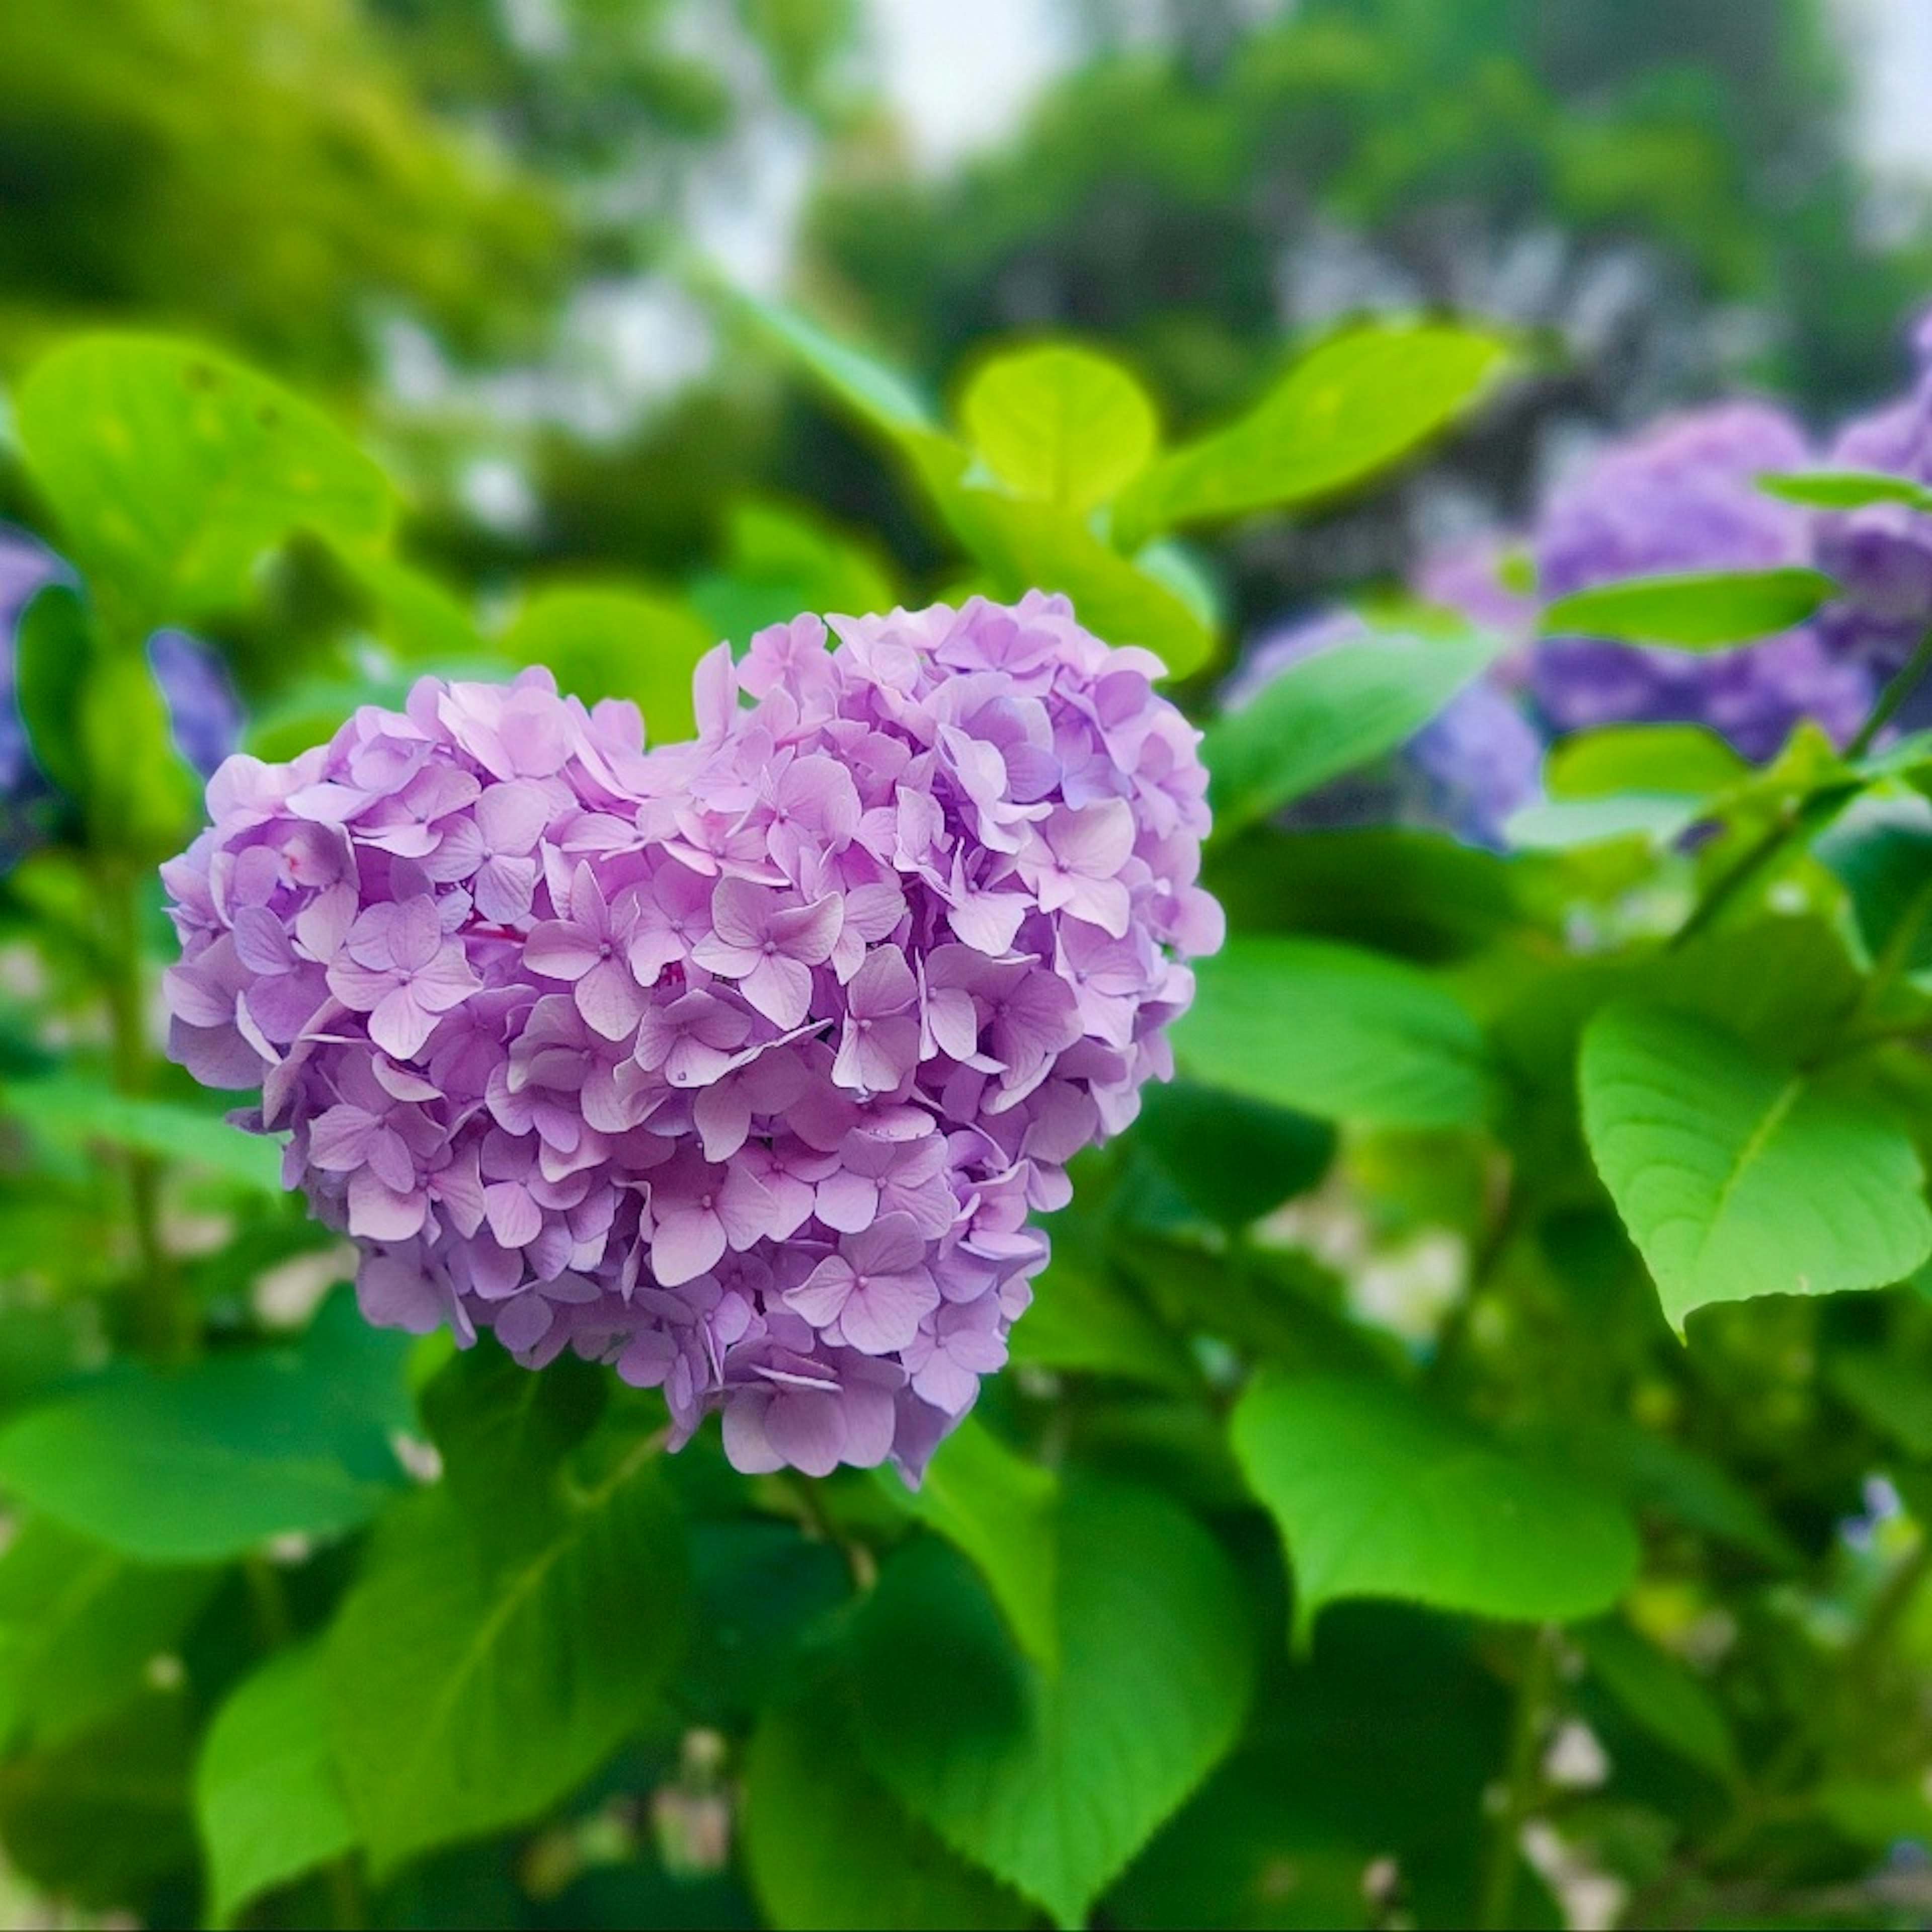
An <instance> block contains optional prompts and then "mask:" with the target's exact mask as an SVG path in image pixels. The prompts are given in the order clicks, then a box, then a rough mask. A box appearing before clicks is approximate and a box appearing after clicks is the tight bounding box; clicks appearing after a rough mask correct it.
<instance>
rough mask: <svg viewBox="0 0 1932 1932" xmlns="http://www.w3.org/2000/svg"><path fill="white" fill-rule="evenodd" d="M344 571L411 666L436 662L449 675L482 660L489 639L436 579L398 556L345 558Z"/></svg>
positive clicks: (359, 553) (347, 553) (346, 554)
mask: <svg viewBox="0 0 1932 1932" xmlns="http://www.w3.org/2000/svg"><path fill="white" fill-rule="evenodd" d="M341 561H342V563H343V565H344V568H346V569H347V571H349V573H350V575H351V576H352V577H354V578H355V579H356V581H357V582H358V583H359V584H361V586H362V588H363V589H364V590H365V592H367V593H368V596H369V598H370V599H371V601H372V603H373V604H374V628H375V629H376V630H377V632H378V633H379V634H380V635H381V636H382V637H384V638H385V639H386V640H387V641H388V642H389V643H391V644H392V645H393V646H395V649H396V652H397V653H398V655H400V656H401V658H403V659H404V661H413V662H416V663H422V662H423V661H426V660H433V661H434V662H435V663H436V664H437V667H438V668H439V669H440V670H443V671H444V672H445V674H446V675H447V674H448V673H449V672H450V671H453V670H455V668H456V667H458V666H459V665H460V664H464V663H466V662H468V661H473V660H474V659H475V658H478V657H480V656H481V655H482V653H483V639H482V637H481V633H480V632H479V631H478V629H477V628H476V619H475V616H473V615H472V613H471V611H470V609H469V606H468V604H466V603H464V602H463V600H462V599H461V598H460V597H457V596H455V595H452V593H451V592H449V590H447V589H445V588H444V587H443V585H441V584H440V583H437V580H435V578H434V577H428V576H425V574H423V572H422V571H419V570H413V569H412V568H410V566H409V565H407V564H406V563H401V562H398V561H397V559H395V558H394V557H392V556H380V555H373V554H371V553H368V552H366V551H363V550H344V551H342V552H341Z"/></svg>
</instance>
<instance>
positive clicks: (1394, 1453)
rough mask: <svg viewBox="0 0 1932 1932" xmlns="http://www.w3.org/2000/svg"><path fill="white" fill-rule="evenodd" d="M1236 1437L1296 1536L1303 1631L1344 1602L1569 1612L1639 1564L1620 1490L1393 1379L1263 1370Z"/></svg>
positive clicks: (1623, 1585) (1530, 1614)
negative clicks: (1501, 1440)
mask: <svg viewBox="0 0 1932 1932" xmlns="http://www.w3.org/2000/svg"><path fill="white" fill-rule="evenodd" d="M1231 1433H1232V1439H1233V1442H1234V1445H1235V1454H1236V1456H1237V1457H1238V1458H1239V1459H1240V1460H1241V1467H1242V1469H1244V1472H1246V1473H1247V1478H1248V1481H1249V1482H1250V1484H1251V1485H1252V1486H1253V1489H1254V1492H1255V1493H1256V1496H1259V1497H1260V1499H1261V1500H1262V1502H1263V1503H1264V1504H1265V1505H1266V1506H1267V1508H1268V1512H1269V1514H1271V1515H1272V1516H1273V1517H1274V1520H1275V1521H1276V1523H1277V1524H1278V1525H1279V1526H1280V1529H1281V1534H1282V1539H1283V1541H1284V1542H1285V1543H1286V1544H1287V1546H1288V1554H1289V1562H1290V1564H1291V1565H1292V1568H1293V1570H1294V1573H1295V1623H1296V1626H1297V1628H1298V1630H1300V1631H1301V1632H1303V1633H1304V1634H1306V1633H1307V1631H1309V1630H1310V1629H1311V1628H1313V1624H1314V1621H1315V1618H1316V1613H1318V1612H1319V1610H1321V1609H1322V1607H1323V1605H1325V1604H1331V1603H1334V1602H1335V1601H1337V1600H1338V1599H1340V1598H1346V1597H1394V1598H1404V1599H1406V1600H1408V1601H1412V1602H1415V1603H1418V1604H1429V1605H1430V1606H1432V1607H1434V1608H1436V1609H1437V1610H1460V1611H1464V1612H1468V1613H1472V1614H1473V1615H1475V1616H1486V1617H1499V1618H1505V1619H1523V1620H1525V1621H1529V1620H1535V1621H1537V1622H1561V1621H1567V1620H1568V1619H1571V1618H1574V1617H1583V1616H1594V1615H1595V1613H1597V1612H1598V1611H1600V1610H1606V1609H1607V1608H1608V1607H1610V1605H1611V1604H1613V1603H1615V1602H1616V1600H1617V1598H1619V1596H1621V1595H1622V1593H1623V1592H1624V1591H1625V1589H1627V1588H1628V1586H1629V1585H1630V1583H1631V1580H1632V1579H1633V1578H1634V1577H1635V1575H1636V1574H1637V1556H1638V1550H1637V1536H1636V1533H1635V1532H1634V1531H1633V1530H1632V1529H1631V1526H1630V1523H1629V1522H1628V1520H1627V1519H1626V1518H1625V1515H1624V1514H1623V1512H1622V1510H1621V1509H1619V1508H1618V1507H1617V1505H1616V1503H1615V1502H1613V1501H1612V1500H1611V1499H1610V1498H1609V1497H1608V1496H1606V1495H1604V1493H1601V1491H1599V1490H1596V1489H1595V1488H1593V1487H1591V1486H1590V1485H1589V1484H1587V1483H1586V1482H1584V1481H1581V1480H1580V1479H1579V1478H1577V1477H1576V1476H1574V1475H1570V1474H1568V1473H1567V1472H1563V1471H1561V1470H1559V1469H1553V1468H1547V1467H1544V1466H1541V1465H1540V1464H1538V1463H1533V1462H1530V1461H1528V1460H1524V1459H1523V1458H1521V1457H1517V1456H1515V1455H1513V1454H1510V1453H1509V1452H1508V1451H1505V1449H1503V1448H1501V1447H1499V1445H1496V1443H1494V1442H1490V1440H1489V1439H1487V1438H1486V1437H1484V1436H1480V1435H1478V1434H1477V1433H1475V1431H1474V1430H1471V1429H1470V1428H1469V1427H1467V1426H1466V1424H1463V1423H1462V1422H1461V1421H1459V1420H1457V1418H1453V1417H1451V1416H1449V1415H1445V1414H1442V1413H1440V1412H1437V1411H1436V1410H1435V1409H1431V1408H1430V1407H1427V1406H1425V1405H1424V1403H1422V1402H1421V1400H1419V1399H1418V1397H1415V1396H1413V1395H1412V1394H1408V1393H1406V1391H1403V1390H1402V1389H1400V1388H1397V1387H1395V1386H1394V1385H1391V1384H1389V1383H1386V1382H1374V1381H1370V1380H1369V1379H1367V1378H1366V1377H1360V1376H1326V1375H1324V1376H1301V1375H1290V1374H1280V1373H1264V1374H1263V1375H1262V1376H1261V1377H1260V1378H1259V1379H1258V1380H1257V1381H1256V1382H1255V1383H1254V1384H1253V1385H1252V1386H1251V1387H1250V1388H1249V1389H1248V1391H1247V1393H1246V1394H1244V1395H1243V1397H1241V1401H1240V1402H1239V1403H1238V1404H1237V1406H1236V1407H1235V1414H1234V1418H1233V1421H1232V1424H1231Z"/></svg>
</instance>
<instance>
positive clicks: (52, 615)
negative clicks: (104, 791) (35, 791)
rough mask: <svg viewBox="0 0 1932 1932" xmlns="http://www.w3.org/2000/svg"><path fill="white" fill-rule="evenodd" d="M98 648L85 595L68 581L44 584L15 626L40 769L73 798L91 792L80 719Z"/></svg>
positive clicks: (20, 679)
mask: <svg viewBox="0 0 1932 1932" xmlns="http://www.w3.org/2000/svg"><path fill="white" fill-rule="evenodd" d="M94 652H95V640H94V626H93V622H92V619H91V618H90V616H89V613H88V608H87V605H86V603H85V601H83V599H82V598H81V596H80V593H79V592H77V591H76V590H74V589H71V587H70V586H68V585H67V584H65V583H49V584H45V585H43V586H42V587H41V588H40V589H39V590H38V591H37V592H35V594H34V596H33V598H31V601H29V602H28V605H27V607H26V609H25V610H23V612H22V613H20V618H19V619H18V621H17V622H16V624H15V625H14V628H13V667H14V668H13V676H14V692H15V699H14V701H15V703H17V704H18V706H20V718H21V721H22V722H23V724H25V725H26V727H27V736H28V740H29V741H30V742H31V744H32V745H33V748H34V757H35V759H36V760H37V761H38V762H39V764H40V769H42V770H43V772H46V775H47V776H48V777H49V778H52V780H53V781H54V783H55V784H57V785H58V786H59V787H60V788H61V789H62V790H63V791H65V793H67V794H68V796H69V797H70V798H76V799H82V798H85V797H86V796H87V759H86V748H85V747H84V746H83V744H82V742H81V735H80V719H81V704H82V693H83V691H84V690H85V689H86V683H87V673H88V667H89V663H90V661H92V658H93V655H94Z"/></svg>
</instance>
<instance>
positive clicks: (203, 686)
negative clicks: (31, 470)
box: [0, 524, 242, 842]
mask: <svg viewBox="0 0 1932 1932" xmlns="http://www.w3.org/2000/svg"><path fill="white" fill-rule="evenodd" d="M69 574H70V573H69V571H68V568H67V566H66V565H65V564H64V563H63V562H62V561H61V559H59V558H58V556H55V554H54V553H53V552H52V550H49V549H48V548H46V546H45V545H44V544H40V543H37V542H36V541H34V539H33V538H31V537H30V536H28V535H26V533H25V532H23V531H20V530H16V529H10V528H9V527H7V526H6V525H5V524H0V799H4V800H5V805H6V806H7V808H10V811H9V816H10V817H12V816H17V812H18V810H19V808H23V807H24V806H26V805H28V804H30V803H31V802H33V801H34V800H36V799H41V798H43V797H44V796H45V795H46V782H45V780H44V779H43V777H42V775H41V774H40V768H39V767H38V766H37V765H36V764H35V763H34V754H33V748H32V746H31V745H30V744H29V742H28V738H27V727H26V723H25V721H23V718H21V715H20V705H19V703H18V700H17V695H16V690H15V678H14V666H13V652H14V640H15V637H16V635H17V631H18V628H19V625H20V618H21V616H22V614H23V613H24V612H25V610H26V607H27V606H28V604H29V603H30V602H31V601H32V600H33V598H34V594H35V593H36V592H37V591H39V590H40V589H42V588H43V586H45V585H46V584H49V583H53V582H55V581H56V580H58V579H61V578H64V577H68V576H69ZM148 663H149V664H151V666H152V667H153V670H154V677H155V680H156V682H157V683H158V684H159V685H160V690H161V695H162V697H163V698H164V699H165V700H166V703H167V708H168V721H169V725H170V727H171V728H172V731H173V734H174V739H175V748H177V749H178V751H180V753H181V756H182V757H184V758H185V759H187V761H188V763H190V764H191V765H193V766H194V768H195V769H196V771H198V772H200V774H201V775H202V777H203V778H207V777H208V776H210V775H212V773H213V772H214V769H215V767H216V766H217V765H219V764H220V763H221V761H222V760H223V759H224V758H226V757H227V756H228V755H229V753H231V752H232V751H233V750H234V749H235V748H236V745H238V744H239V742H241V737H242V706H241V702H240V700H239V699H238V698H237V697H236V694H235V687H234V685H233V684H232V683H231V682H229V677H228V673H227V670H226V667H224V666H223V664H222V661H221V660H220V658H219V657H218V656H217V655H216V654H215V653H214V652H212V651H211V650H210V649H208V646H206V645H205V644H203V643H199V642H197V641H196V640H195V639H194V638H193V637H189V636H187V634H185V633H184V632H183V631H157V632H156V633H155V634H154V636H153V637H151V638H150V639H149V640H148ZM9 842H12V841H9Z"/></svg>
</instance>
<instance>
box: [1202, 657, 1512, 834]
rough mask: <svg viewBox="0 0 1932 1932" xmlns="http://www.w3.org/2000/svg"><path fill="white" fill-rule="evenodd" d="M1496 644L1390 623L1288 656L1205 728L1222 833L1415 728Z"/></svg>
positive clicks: (1211, 794) (1366, 759)
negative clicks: (1410, 631)
mask: <svg viewBox="0 0 1932 1932" xmlns="http://www.w3.org/2000/svg"><path fill="white" fill-rule="evenodd" d="M1500 649H1502V645H1501V643H1500V641H1499V640H1497V639H1496V638H1493V637H1484V636H1481V635H1480V634H1478V633H1477V632H1475V631H1463V632H1460V633H1457V634H1453V635H1450V636H1447V637H1420V636H1418V637H1408V636H1403V635H1400V634H1396V633H1394V632H1378V633H1377V634H1375V635H1373V636H1371V637H1364V638H1361V639H1359V640H1352V641H1350V642H1348V643H1339V644H1334V645H1331V646H1330V647H1329V648H1328V649H1326V650H1322V651H1317V652H1315V653H1314V655H1312V656H1310V657H1306V658H1303V659H1302V660H1301V661H1300V662H1299V663H1298V664H1290V665H1289V667H1287V669H1286V670H1283V672H1282V673H1280V675H1279V676H1276V677H1274V678H1271V679H1270V680H1269V681H1268V683H1267V684H1266V685H1264V686H1263V687H1262V689H1261V690H1260V691H1258V692H1257V693H1256V694H1255V696H1254V697H1252V698H1251V699H1250V700H1249V701H1248V702H1247V703H1246V704H1244V705H1243V706H1241V709H1239V710H1238V711H1231V712H1228V713H1227V714H1226V715H1225V716H1223V717H1222V718H1219V719H1217V721H1215V722H1214V724H1212V725H1211V726H1210V727H1209V728H1208V736H1207V739H1206V742H1205V743H1204V744H1203V745H1202V757H1203V758H1204V759H1205V760H1206V763H1207V766H1208V773H1209V786H1208V799H1209V801H1210V802H1211V804H1212V805H1213V806H1214V829H1215V831H1216V832H1217V835H1220V836H1221V837H1223V838H1226V836H1228V835H1229V834H1230V833H1232V832H1238V831H1240V830H1241V829H1242V828H1243V827H1244V826H1248V825H1252V824H1253V823H1255V822H1256V820H1258V819H1262V818H1266V817H1268V816H1269V815H1270V814H1271V813H1274V812H1277V811H1280V809H1281V808H1283V806H1284V805H1292V804H1293V803H1294V802H1295V800H1296V799H1298V798H1304V797H1306V796H1307V795H1308V793H1310V792H1312V791H1313V790H1316V788H1317V787H1319V786H1322V785H1325V784H1327V783H1328V781H1329V780H1330V779H1331V778H1340V776H1341V775H1343V773H1344V772H1352V771H1354V770H1356V769H1358V768H1359V767H1360V766H1363V765H1366V764H1369V763H1373V760H1376V759H1377V758H1379V757H1382V756H1384V755H1385V754H1386V753H1388V752H1390V751H1394V749H1395V748H1397V745H1402V744H1404V743H1406V742H1407V741H1408V740H1409V739H1411V738H1412V737H1413V736H1415V734H1416V733H1417V732H1418V731H1419V730H1421V728H1422V727H1423V726H1424V725H1425V724H1427V723H1428V722H1429V721H1430V718H1433V717H1434V716H1435V715H1436V713H1437V712H1439V711H1440V710H1441V709H1442V707H1443V706H1444V705H1445V704H1447V703H1448V702H1449V700H1450V699H1451V698H1452V697H1454V696H1455V694H1457V691H1460V690H1461V689H1462V688H1463V686H1464V685H1466V684H1467V683H1469V681H1470V680H1471V679H1472V678H1474V677H1475V676H1477V675H1478V673H1480V672H1481V670H1482V669H1483V668H1484V666H1485V665H1486V664H1488V663H1489V662H1490V660H1491V659H1492V658H1494V657H1495V656H1496V653H1497V652H1498V651H1499V650H1500Z"/></svg>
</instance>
